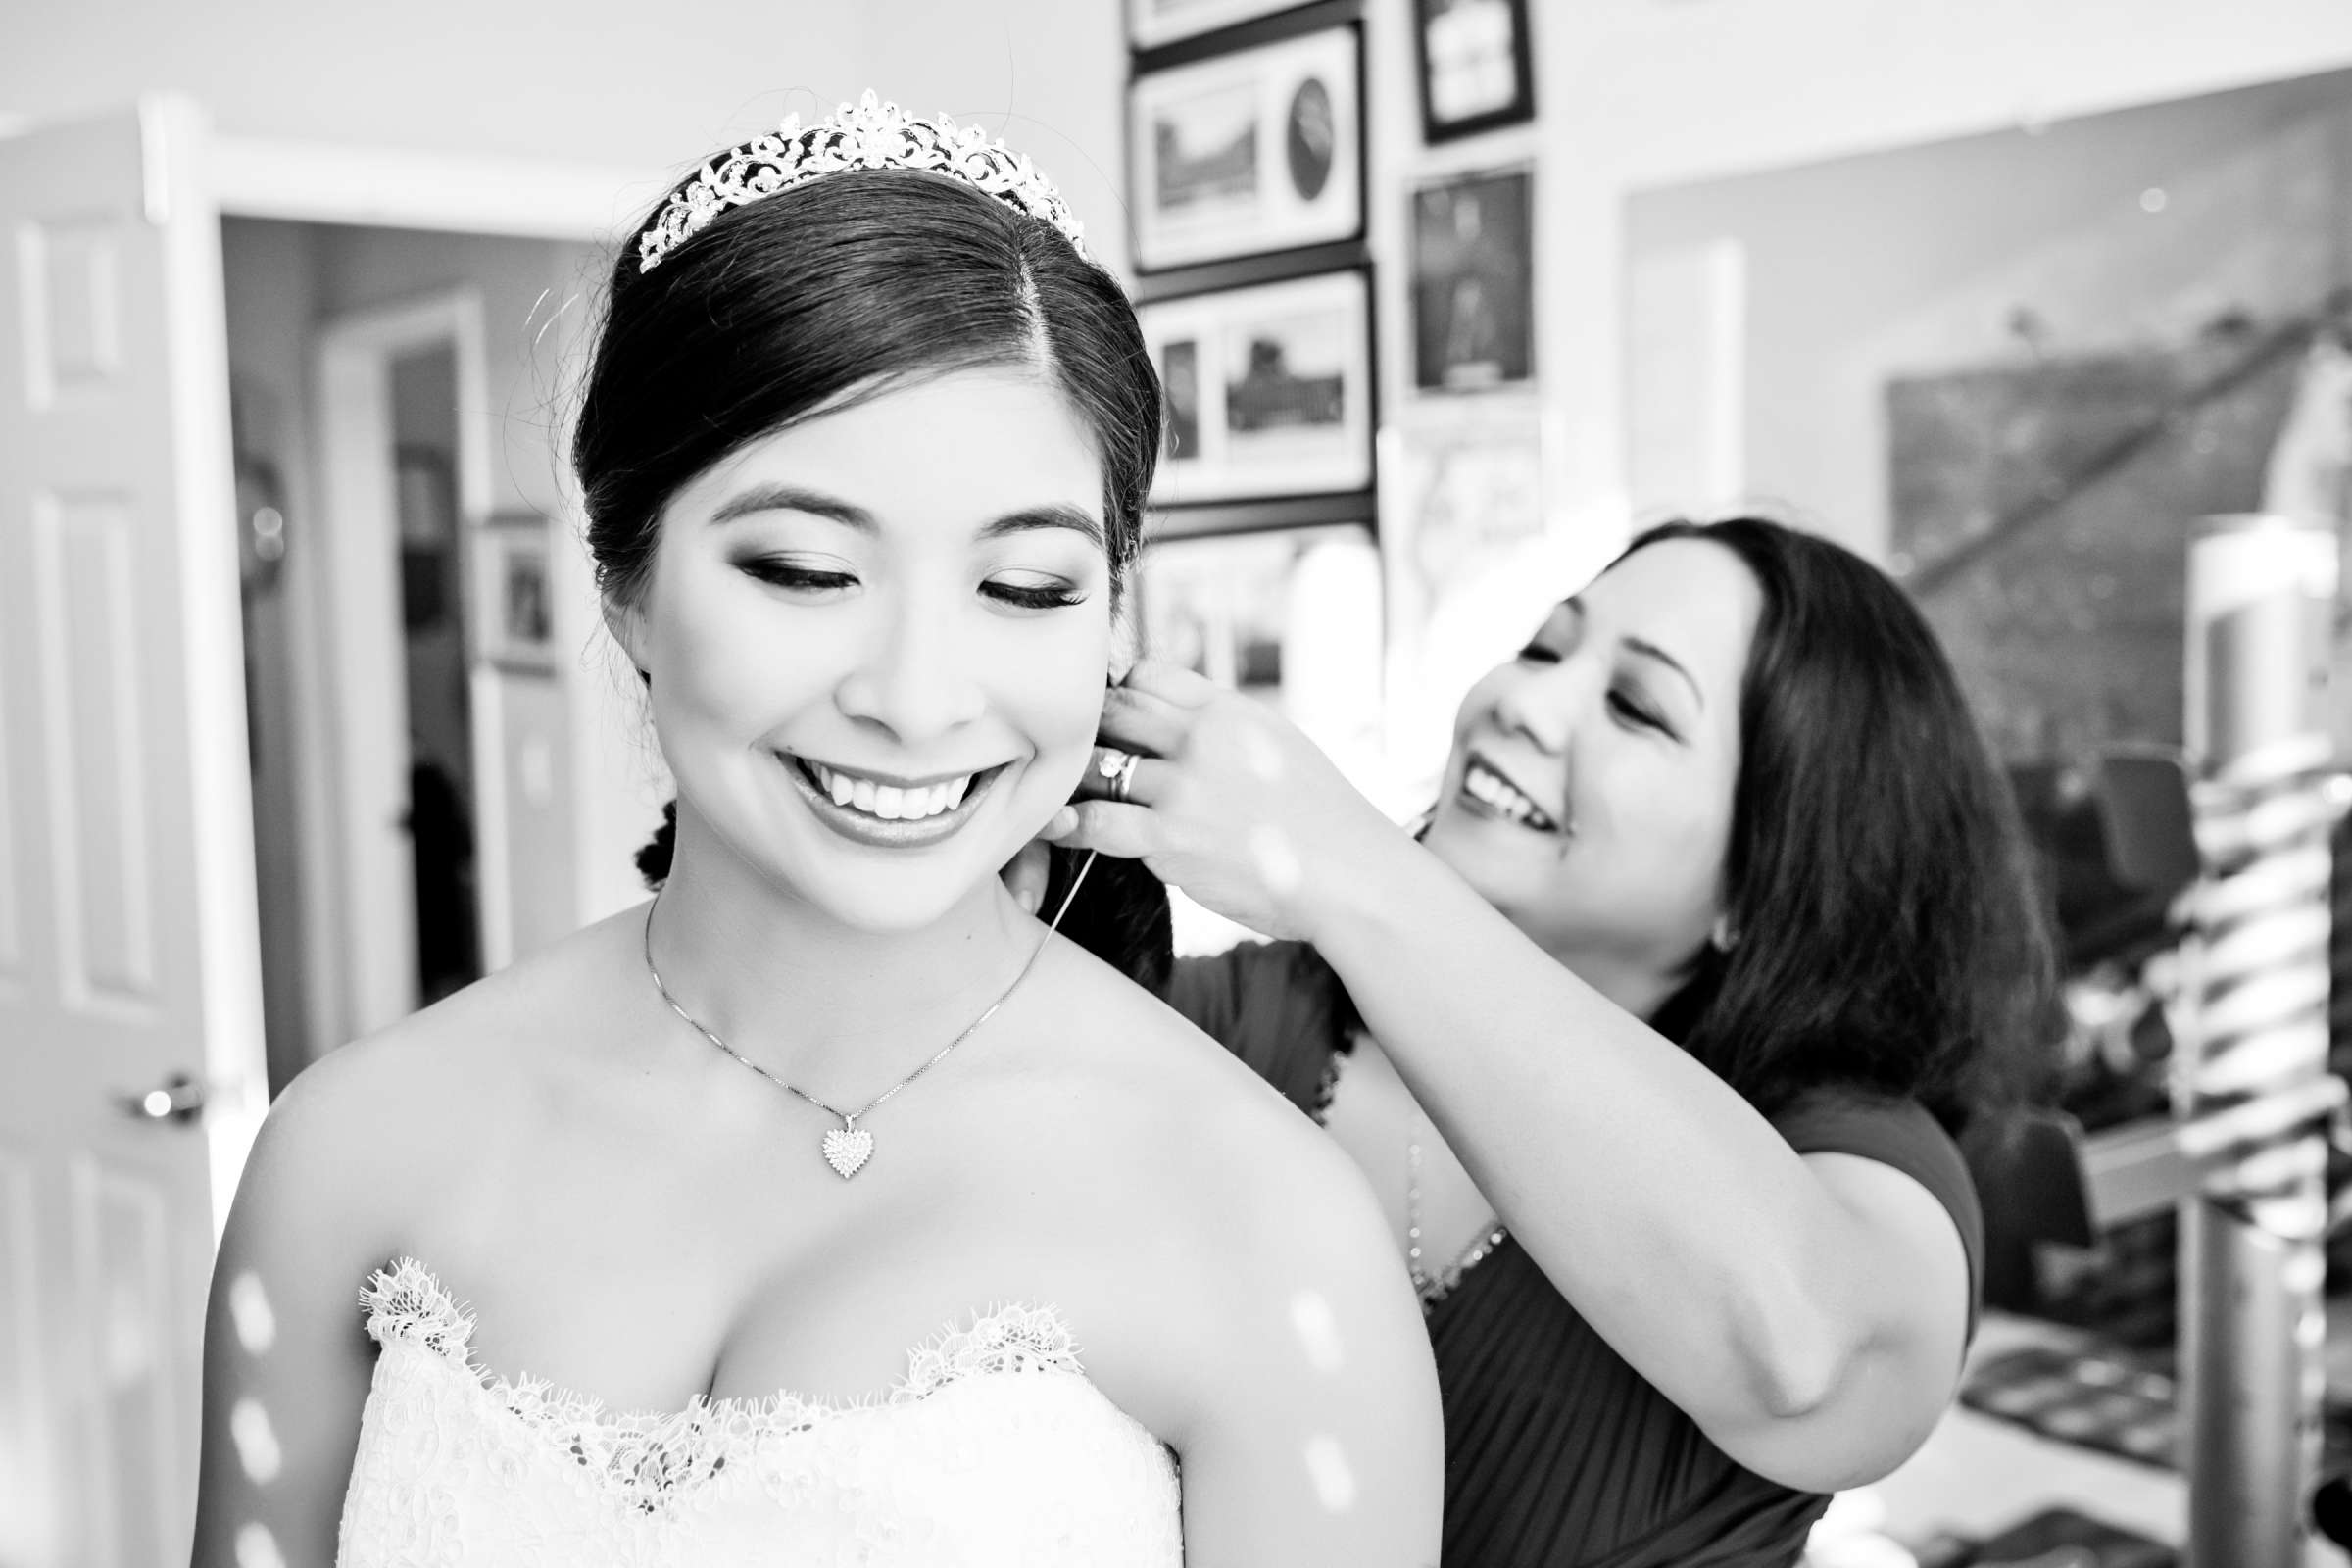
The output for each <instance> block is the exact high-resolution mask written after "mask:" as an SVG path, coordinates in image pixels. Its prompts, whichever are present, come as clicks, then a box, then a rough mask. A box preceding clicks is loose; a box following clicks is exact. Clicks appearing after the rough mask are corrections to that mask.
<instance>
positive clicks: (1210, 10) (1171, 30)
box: [1127, 0, 1305, 52]
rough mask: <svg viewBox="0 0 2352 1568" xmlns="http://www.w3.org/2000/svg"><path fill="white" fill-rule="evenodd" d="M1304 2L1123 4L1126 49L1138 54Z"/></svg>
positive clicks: (1147, 0)
mask: <svg viewBox="0 0 2352 1568" xmlns="http://www.w3.org/2000/svg"><path fill="white" fill-rule="evenodd" d="M1303 3H1305V0H1127V47H1129V48H1130V49H1134V50H1136V51H1138V52H1141V51H1143V50H1146V49H1157V48H1158V47H1159V46H1160V45H1162V44H1170V43H1177V42H1180V41H1181V40H1183V39H1186V38H1197V37H1199V36H1200V35H1201V34H1202V33H1204V32H1214V31H1216V30H1217V29H1218V28H1220V27H1230V26H1233V25H1236V24H1238V23H1243V22H1251V21H1254V20H1256V19H1257V18H1259V17H1270V16H1273V15H1274V14H1275V13H1276V12H1280V11H1291V10H1295V9H1297V8H1298V7H1299V5H1301V4H1303Z"/></svg>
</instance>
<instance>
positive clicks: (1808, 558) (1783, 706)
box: [1618, 517, 2055, 1131]
mask: <svg viewBox="0 0 2352 1568" xmlns="http://www.w3.org/2000/svg"><path fill="white" fill-rule="evenodd" d="M1672 539H1696V540H1703V541H1705V542H1707V543H1709V544H1714V545H1718V546H1720V547H1722V548H1723V549H1726V550H1729V551H1731V552H1732V553H1733V554H1734V555H1736V556H1738V557H1739V558H1740V561H1741V562H1742V563H1743V564H1745V565H1746V566H1747V568H1748V570H1749V571H1750V572H1751V573H1753V574H1754V577H1755V580H1756V582H1757V584H1758V586H1759V587H1760V588H1761V589H1762V590H1763V610H1762V613H1761V615H1760V617H1759V619H1758V621H1757V624H1756V630H1755V638H1754V642H1753V644H1752V646H1751V647H1750V649H1749V653H1748V660H1747V670H1746V673H1745V677H1744V679H1743V682H1742V685H1741V690H1740V775H1739V780H1738V783H1737V785H1736V788H1735V794H1734V801H1733V809H1732V834H1731V843H1730V849H1729V852H1728V856H1727V860H1726V864H1725V867H1724V883H1725V888H1726V900H1725V907H1726V912H1727V913H1728V915H1729V916H1730V922H1731V926H1732V929H1733V931H1734V932H1735V933H1736V934H1737V936H1736V940H1735V942H1734V944H1733V946H1732V947H1731V949H1730V950H1729V951H1728V952H1725V951H1723V950H1720V949H1717V948H1715V947H1712V946H1710V947H1708V948H1706V949H1705V950H1704V951H1703V952H1702V953H1701V955H1700V956H1699V957H1698V958H1697V960H1696V963H1695V966H1694V968H1693V970H1692V972H1691V976H1690V977H1689V979H1688V980H1686V982H1685V983H1684V984H1683V986H1682V987H1681V988H1680V989H1679V990H1678V991H1677V992H1676V993H1675V994H1674V995H1673V996H1672V997H1670V998H1669V999H1668V1000H1667V1001H1666V1003H1665V1004H1664V1005H1663V1006H1661V1007H1660V1008H1659V1010H1658V1012H1657V1014H1656V1016H1655V1017H1654V1018H1653V1019H1652V1020H1651V1022H1652V1023H1653V1024H1655V1026H1656V1027H1657V1028H1658V1030H1659V1032H1661V1033H1662V1034H1665V1035H1667V1036H1668V1037H1669V1038H1671V1039H1674V1040H1677V1041H1679V1042H1681V1044H1682V1045H1683V1047H1684V1048H1685V1049H1686V1050H1688V1051H1689V1052H1691V1054H1692V1055H1694V1056H1696V1057H1697V1058H1698V1059H1699V1060H1700V1061H1702V1062H1704V1063H1705V1064H1706V1065H1707V1066H1708V1067H1709V1068H1710V1069H1712V1070H1713V1071H1714V1072H1715V1073H1716V1074H1717V1075H1718V1076H1720V1077H1721V1078H1723V1079H1724V1080H1725V1081H1726V1082H1727V1083H1729V1084H1730V1085H1731V1086H1732V1087H1733V1088H1734V1089H1737V1090H1738V1091H1739V1092H1740V1094H1741V1095H1742V1096H1744V1097H1745V1098H1746V1099H1747V1100H1748V1101H1749V1103H1752V1104H1754V1105H1755V1106H1756V1107H1757V1108H1758V1109H1759V1110H1762V1111H1763V1112H1764V1113H1765V1114H1767V1115H1771V1114H1774V1113H1776V1112H1778V1111H1780V1110H1782V1109H1785V1108H1787V1107H1788V1106H1789V1105H1791V1104H1793V1103H1796V1102H1798V1101H1800V1100H1802V1099H1804V1098H1805V1097H1806V1096H1807V1095H1809V1094H1811V1093H1814V1092H1817V1091H1820V1090H1823V1089H1843V1090H1858V1091H1862V1092H1865V1093H1875V1094H1883V1095H1889V1096H1896V1097H1903V1098H1909V1099H1915V1100H1917V1101H1919V1102H1920V1103H1922V1104H1924V1105H1925V1106H1926V1107H1927V1108H1928V1109H1929V1110H1930V1111H1931V1112H1933V1113H1934V1114H1935V1115H1936V1118H1937V1119H1938V1120H1939V1121H1941V1122H1943V1123H1944V1125H1945V1126H1946V1127H1948V1128H1951V1129H1953V1130H1954V1131H1958V1130H1959V1129H1960V1128H1961V1127H1963V1126H1964V1125H1965V1124H1966V1123H1967V1122H1968V1121H1969V1120H1970V1119H1971V1118H1972V1117H1973V1116H1974V1115H1975V1114H1976V1113H1977V1112H1979V1111H1982V1110H1985V1109H1987V1108H1989V1107H1990V1106H1992V1105H1993V1104H1995V1103H1999V1102H2002V1101H2004V1100H2007V1099H2009V1098H2011V1097H2012V1096H2013V1095H2014V1094H2015V1093H2017V1092H2018V1091H2019V1090H2020V1089H2021V1088H2023V1087H2025V1086H2026V1085H2027V1084H2028V1082H2029V1080H2030V1079H2031V1078H2032V1077H2033V1075H2034V1073H2035V1072H2036V1071H2037V1070H2038V1069H2039V1067H2040V1066H2041V1064H2042V1062H2043V1060H2044V1058H2045V1054H2046V1049H2047V1047H2048V1046H2049V1044H2050V1042H2051V1041H2052V1039H2053V1038H2054V1035H2053V1033H2052V1020H2053V1009H2054V985H2055V979H2054V975H2055V968H2054V964H2053V961H2052V957H2051V949H2050V943H2049V938H2048V934H2047V930H2048V928H2047V924H2046V921H2045V918H2044V907H2043V903H2044V901H2043V896H2042V895H2041V893H2040V892H2039V891H2038V889H2037V888H2036V886H2035V883H2034V878H2033V876H2032V874H2031V871H2030V869H2029V866H2028V862H2027V854H2026V847H2025V841H2024V839H2023V836H2022V834H2021V833H2020V831H2019V828H2018V822H2017V812H2016V806H2015V803H2014V801H2013V800H2012V799H2011V796H2010V791H2009V785H2008V781H2007V779H2006V778H2005V777H2004V776H2003V775H2002V774H2001V773H2000V772H1999V771H1998V770H1997V769H1996V767H1995V765H1994V763H1993V760H1992V758H1991V756H1990V754H1989V752H1988V751H1987V750H1986V748H1985V742H1984V739H1983V737H1982V735H1981V734H1980V732H1979V730H1978V728H1977V724H1976V721H1975V718H1974V716H1973V715H1972V713H1971V712H1970V710H1969V706H1968V702H1967V699H1966V697H1965V696H1964V695H1963V694H1962V692H1961V690H1960V684H1959V681H1958V680H1957V678H1955V676H1954V675H1953V673H1952V668H1951V664H1950V662H1949V661H1947V660H1946V659H1945V657H1944V654H1943V650H1942V648H1941V646H1940V645H1939V644H1937V642H1936V635H1935V632H1934V631H1933V630H1932V629H1931V628H1930V627H1929V625H1928V623H1927V621H1926V619H1925V618H1924V617H1923V616H1922V615H1921V614H1920V613H1919V611H1918V609H1917V607H1916V606H1914V605H1913V604H1912V603H1911V601H1910V600H1909V599H1908V598H1907V597H1905V596H1904V594H1903V592H1902V590H1901V589H1900V588H1898V587H1896V586H1895V584H1894V583H1893V582H1892V581H1890V580H1889V579H1888V578H1887V577H1886V576H1885V575H1884V574H1883V573H1881V572H1880V571H1879V570H1878V569H1877V568H1876V567H1874V566H1872V565H1870V564H1868V563H1867V562H1865V561H1863V560H1862V559H1861V558H1860V557H1858V556H1856V555H1854V554H1853V553H1852V552H1850V551H1848V550H1845V549H1843V548H1842V547H1840V546H1838V545H1836V544H1832V543H1831V542H1829V541H1828V540H1826V539H1821V538H1818V537H1816V536H1814V535H1811V534H1806V533H1800V532H1798V531H1796V530H1795V529H1792V528H1789V527H1786V526H1783V525H1782V524H1779V523H1776V522H1772V521H1768V520H1766V519H1764V518H1760V517H1733V518H1728V519H1726V520H1723V521H1719V522H1712V523H1691V522H1670V523H1666V524H1663V525H1662V526H1659V527H1655V528H1652V529H1650V530H1648V531H1647V532H1645V533H1643V534H1642V535H1641V536H1640V537H1639V538H1637V539H1636V540H1635V541H1634V542H1633V544H1632V545H1630V546H1629V547H1627V549H1626V551H1625V554H1624V556H1620V557H1619V558H1618V559H1619V560H1620V561H1622V560H1623V559H1625V556H1630V555H1633V554H1634V553H1635V552H1637V551H1641V550H1644V549H1647V548H1648V547H1650V546H1652V545H1656V544H1660V543H1663V542H1665V541H1667V540H1672Z"/></svg>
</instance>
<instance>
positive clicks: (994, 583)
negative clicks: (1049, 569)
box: [980, 577, 1086, 610]
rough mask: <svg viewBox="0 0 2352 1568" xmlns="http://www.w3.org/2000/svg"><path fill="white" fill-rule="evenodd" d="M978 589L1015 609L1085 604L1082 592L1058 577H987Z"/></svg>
mask: <svg viewBox="0 0 2352 1568" xmlns="http://www.w3.org/2000/svg"><path fill="white" fill-rule="evenodd" d="M980 591H981V592H982V593H984V594H986V595H987V596H988V597H989V598H991V599H994V600H996V601H997V602H998V603H999V604H1002V605H1008V606H1011V607H1012V608H1014V609H1016V610H1067V609H1068V608H1069V607H1070V606H1072V605H1083V604H1085V603H1086V594H1085V592H1084V591H1083V590H1082V589H1080V588H1079V586H1078V585H1077V584H1076V583H1074V582H1071V581H1069V580H1067V579H1066V578H1062V577H1045V578H1042V579H1031V578H1005V577H991V578H989V579H988V581H986V582H984V583H982V584H981V585H980Z"/></svg>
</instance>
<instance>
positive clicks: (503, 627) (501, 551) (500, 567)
mask: <svg viewBox="0 0 2352 1568" xmlns="http://www.w3.org/2000/svg"><path fill="white" fill-rule="evenodd" d="M549 552H550V540H549V530H548V523H547V519H546V518H545V517H542V516H539V515H537V514H535V513H521V512H518V513H501V514H498V515H495V516H492V517H490V518H489V519H488V520H487V521H485V522H484V523H483V524H482V526H480V527H479V528H477V529H475V530H474V543H473V574H472V575H473V589H474V615H473V647H474V656H475V657H476V658H477V659H479V660H481V661H482V662H485V663H489V664H493V665H496V666H497V667H499V668H501V669H506V670H511V671H519V672H525V673H531V674H552V673H553V672H554V670H555V667H556V613H555V612H556V602H555V586H554V582H553V580H552V568H553V563H552V561H551V559H550V554H549Z"/></svg>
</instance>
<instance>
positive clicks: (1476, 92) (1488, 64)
mask: <svg viewBox="0 0 2352 1568" xmlns="http://www.w3.org/2000/svg"><path fill="white" fill-rule="evenodd" d="M1527 29H1528V3H1527V0H1413V42H1414V46H1415V53H1416V55H1417V58H1418V59H1419V61H1420V67H1421V137H1422V140H1424V141H1428V142H1441V141H1450V140H1452V139H1453V138H1454V137H1456V136H1470V135H1475V134H1477V133H1478V132H1480V131H1483V130H1496V129H1499V128H1501V127H1502V126H1504V125H1515V124H1519V123H1522V122H1524V121H1529V120H1533V119H1534V118H1535V115H1536V71H1535V54H1534V50H1533V47H1532V45H1531V43H1530V41H1529V38H1528V30H1527Z"/></svg>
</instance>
